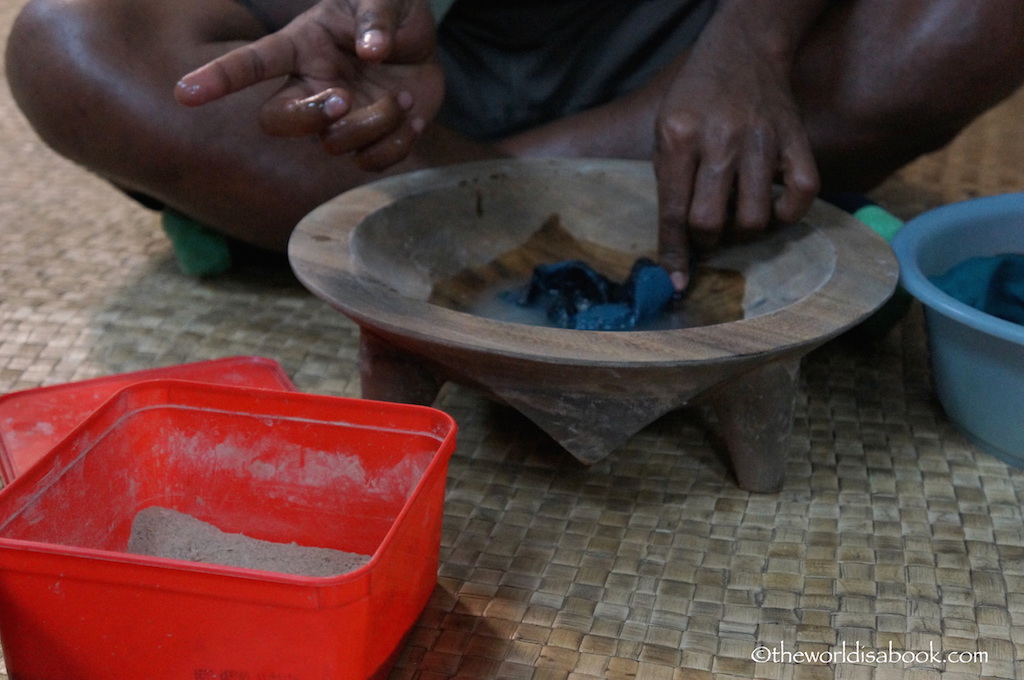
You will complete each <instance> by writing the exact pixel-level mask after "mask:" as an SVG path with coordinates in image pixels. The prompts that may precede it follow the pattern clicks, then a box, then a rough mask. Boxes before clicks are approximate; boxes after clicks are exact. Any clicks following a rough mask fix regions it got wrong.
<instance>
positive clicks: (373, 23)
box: [355, 0, 400, 61]
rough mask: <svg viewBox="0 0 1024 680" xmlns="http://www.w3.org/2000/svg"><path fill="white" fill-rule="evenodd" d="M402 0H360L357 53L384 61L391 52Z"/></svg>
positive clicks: (357, 23)
mask: <svg viewBox="0 0 1024 680" xmlns="http://www.w3.org/2000/svg"><path fill="white" fill-rule="evenodd" d="M398 2H400V0H360V2H359V3H358V4H357V5H356V9H355V15H356V54H357V55H358V56H359V58H360V59H365V60H366V61H383V60H384V59H386V58H387V57H388V56H389V55H390V54H391V49H392V47H393V45H394V37H395V32H396V31H397V30H398V24H399V20H400V16H399V9H398V6H397V3H398Z"/></svg>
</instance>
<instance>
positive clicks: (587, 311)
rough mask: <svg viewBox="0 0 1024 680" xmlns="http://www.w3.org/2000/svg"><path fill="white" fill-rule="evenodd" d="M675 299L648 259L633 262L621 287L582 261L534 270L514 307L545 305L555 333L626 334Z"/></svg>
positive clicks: (668, 281)
mask: <svg viewBox="0 0 1024 680" xmlns="http://www.w3.org/2000/svg"><path fill="white" fill-rule="evenodd" d="M674 296H675V288H674V287H673V286H672V280H671V279H670V278H669V275H668V272H667V271H665V269H664V268H663V267H661V266H660V265H658V264H656V263H654V262H653V261H651V260H650V259H647V258H640V259H638V260H637V261H636V262H635V263H633V267H632V270H631V271H630V273H629V277H628V278H627V279H626V281H625V282H623V283H617V282H615V281H612V280H610V279H608V278H607V277H606V276H604V275H602V274H600V273H599V272H597V271H596V270H595V269H594V268H593V267H591V266H590V265H588V264H587V263H586V262H582V261H580V260H565V261H563V262H556V263H554V264H542V265H538V266H537V267H536V268H535V269H534V271H533V277H532V278H531V280H530V285H529V287H528V288H527V290H526V293H525V294H524V295H523V296H522V298H521V299H520V300H519V304H521V305H523V306H526V307H532V306H536V305H544V306H545V307H546V309H547V316H548V320H549V321H551V322H552V323H553V324H554V325H555V326H558V327H560V328H570V329H575V330H589V331H628V330H633V329H634V328H636V326H637V324H638V323H641V322H643V321H645V320H648V319H651V318H653V317H655V316H657V315H658V314H661V313H662V311H664V309H665V307H666V306H667V305H668V304H669V302H671V300H672V298H673V297H674Z"/></svg>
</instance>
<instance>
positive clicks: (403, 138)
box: [355, 123, 423, 172]
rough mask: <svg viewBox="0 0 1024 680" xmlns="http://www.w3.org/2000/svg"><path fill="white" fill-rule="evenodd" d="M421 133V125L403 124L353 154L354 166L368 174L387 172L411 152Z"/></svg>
mask: <svg viewBox="0 0 1024 680" xmlns="http://www.w3.org/2000/svg"><path fill="white" fill-rule="evenodd" d="M422 131H423V127H422V125H417V124H412V123H409V124H405V125H402V126H400V127H399V128H398V129H397V130H395V131H394V132H393V133H391V134H390V135H388V136H386V137H384V138H383V139H381V140H380V141H378V142H375V143H373V144H371V145H370V146H368V147H366V148H364V149H360V150H359V151H357V152H356V153H355V161H356V164H357V165H358V166H359V167H360V168H362V169H363V170H366V171H368V172H381V171H382V170H387V169H388V168H390V167H391V166H392V165H394V164H395V163H398V162H399V161H401V160H403V159H404V158H405V157H406V156H408V155H409V152H410V151H411V150H412V145H413V142H415V141H416V138H417V137H418V136H419V133H420V132H422Z"/></svg>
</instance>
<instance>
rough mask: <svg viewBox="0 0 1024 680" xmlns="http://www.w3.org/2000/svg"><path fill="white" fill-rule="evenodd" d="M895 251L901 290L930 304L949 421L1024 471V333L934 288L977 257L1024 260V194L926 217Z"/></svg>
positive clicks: (905, 232)
mask: <svg viewBox="0 0 1024 680" xmlns="http://www.w3.org/2000/svg"><path fill="white" fill-rule="evenodd" d="M892 246H893V250H895V251H896V257H897V258H898V259H899V263H900V280H901V283H902V284H903V287H904V288H905V289H906V290H907V291H908V292H909V293H910V294H911V295H913V296H914V297H916V298H917V299H918V300H920V301H921V302H922V303H923V304H924V308H925V319H926V322H927V325H928V342H929V346H930V348H931V361H932V373H933V376H934V380H935V389H936V392H937V393H938V397H939V401H940V402H941V403H942V406H943V408H944V409H945V410H946V414H947V415H948V416H949V418H950V420H951V421H953V423H954V424H955V425H956V426H957V427H958V428H959V429H960V430H961V431H962V432H963V433H964V434H965V435H967V437H968V438H970V439H971V440H973V441H974V443H976V444H977V445H978V446H980V447H981V448H982V449H984V450H985V451H988V452H989V453H991V454H993V455H995V456H997V457H998V458H1001V459H1002V460H1004V461H1006V462H1007V463H1010V464H1011V465H1014V466H1017V467H1024V326H1020V325H1018V324H1015V323H1012V322H1010V321H1004V320H1003V319H1000V318H998V317H994V316H991V315H989V314H986V313H984V312H982V311H979V310H977V309H975V308H973V307H970V306H968V305H966V304H964V303H962V302H960V301H958V300H956V299H954V298H952V297H950V296H949V295H947V294H945V293H943V292H942V291H941V290H939V289H938V288H937V287H936V286H935V285H934V284H932V283H931V281H929V280H928V279H929V277H931V276H936V275H939V274H944V273H945V272H946V271H948V270H949V269H950V268H951V267H953V266H954V265H957V264H959V263H960V262H963V261H964V260H967V259H968V258H971V257H981V256H991V255H999V254H1003V253H1011V252H1016V253H1022V252H1024V193H1019V194H1005V195H1002V196H993V197H988V198H977V199H972V200H969V201H964V202H962V203H955V204H952V205H948V206H944V207H942V208H937V209H935V210H931V211H928V212H926V213H924V214H922V215H920V216H919V217H917V218H915V219H913V220H911V221H909V222H907V224H906V225H905V226H904V227H903V229H902V230H901V231H900V233H899V234H898V235H897V236H896V238H895V239H894V240H893V243H892Z"/></svg>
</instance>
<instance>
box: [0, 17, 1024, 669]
mask: <svg viewBox="0 0 1024 680" xmlns="http://www.w3.org/2000/svg"><path fill="white" fill-rule="evenodd" d="M21 4H22V3H21V1H20V0H10V1H9V2H5V3H3V4H2V7H0V27H2V31H0V35H2V36H6V34H7V29H8V27H9V25H10V22H11V20H12V19H13V16H14V14H15V13H16V11H17V9H18V7H19V6H20V5H21ZM1022 120H1024V94H1022V95H1020V96H1016V97H1014V98H1012V99H1011V100H1009V101H1008V102H1006V103H1005V104H1004V105H1002V106H1000V107H999V108H998V109H996V110H994V111H992V112H990V113H989V114H987V115H986V116H984V117H983V118H982V119H980V120H979V121H977V122H976V123H975V124H974V125H972V126H971V127H970V128H969V129H968V130H967V131H965V132H964V133H963V134H962V135H961V137H959V138H958V139H957V140H956V141H955V142H954V143H953V144H951V145H950V146H949V147H947V148H946V149H944V150H942V151H941V152H939V153H935V154H933V155H930V156H928V157H926V158H923V159H921V160H920V161H918V162H917V163H915V164H913V165H912V166H910V167H908V168H907V169H905V170H904V171H903V172H902V173H900V174H899V175H898V176H897V177H895V178H893V179H892V180H891V181H889V182H888V183H887V184H885V185H884V186H883V187H881V188H880V189H879V190H878V191H877V192H876V197H877V198H878V199H879V200H880V201H881V202H882V203H883V204H884V205H886V206H887V207H888V208H890V209H891V210H892V211H893V212H895V213H897V214H899V215H901V216H902V217H911V216H913V215H916V214H918V213H919V212H921V211H922V210H925V209H927V208H930V207H933V206H936V205H940V204H943V203H946V202H950V201H955V200H959V199H963V198H967V197H972V196H978V195H987V194H995V193H1000V192H1007V191H1020V190H1024V135H1021V134H1020V128H1021V122H1022ZM0 225H2V226H0V229H2V234H3V239H2V243H0V393H5V392H10V391H13V390H20V389H26V388H32V387H37V386H41V385H49V384H56V383H63V382H68V381H74V380H80V379H84V378H89V377H93V376H100V375H106V374H111V373H119V372H125V371H132V370H138V369H145V368H152V367H158V366H165V365H169V364H174V363H179V362H185V361H196V360H201V359H211V358H217V357H224V356H233V355H264V356H268V357H272V358H274V359H276V360H278V361H279V362H280V363H281V364H282V365H283V367H284V368H285V370H286V372H287V373H288V374H289V375H290V376H291V377H292V378H293V380H294V381H295V383H296V384H297V385H298V387H299V388H300V389H302V390H305V391H310V392H318V393H326V394H331V395H347V396H358V371H357V365H356V344H357V332H356V329H355V328H354V326H353V325H352V324H351V323H350V322H348V321H347V320H346V319H344V318H343V317H341V316H340V315H338V314H336V313H334V312H333V311H331V310H329V309H328V308H327V307H326V306H325V305H324V304H322V303H321V302H319V301H318V300H316V299H315V298H313V297H312V296H311V295H310V294H308V293H307V292H306V291H305V290H304V289H303V288H302V287H301V286H299V285H298V284H297V283H296V282H295V281H294V280H293V279H292V278H291V276H290V274H289V273H288V270H287V269H286V268H285V267H282V266H276V267H270V268H269V270H268V269H267V267H265V266H264V267H242V268H240V269H238V270H236V271H234V272H232V273H231V274H229V275H227V276H224V277H222V278H217V279H213V280H204V281H196V280H193V279H189V278H187V277H185V276H183V275H181V274H180V273H179V272H178V270H177V268H176V264H175V262H174V261H173V259H172V256H171V252H170V248H169V245H168V243H167V241H166V239H165V238H164V237H163V235H162V233H161V231H160V227H159V223H158V217H157V215H155V214H154V213H151V212H148V211H146V210H144V209H142V208H140V207H138V206H136V205H135V204H134V203H132V202H131V201H129V200H126V199H125V198H124V197H122V196H121V195H120V194H119V193H118V192H116V191H114V190H113V189H111V188H110V187H108V186H107V185H106V184H105V183H104V182H102V181H100V180H99V179H97V178H95V177H93V176H91V175H90V174H88V173H87V172H85V171H83V170H82V169H80V168H78V167H75V166H73V165H72V164H70V163H68V162H66V161H64V160H62V159H61V158H58V157H57V156H55V155H54V154H53V153H51V152H50V151H49V150H48V149H47V148H46V147H45V146H44V145H43V144H42V143H41V142H40V141H39V140H38V139H37V138H36V137H35V136H34V134H33V133H32V131H31V130H30V128H29V127H28V125H27V124H26V122H25V120H24V118H23V117H22V116H21V114H20V113H19V112H18V110H17V109H16V107H15V106H14V104H13V102H12V100H11V97H10V95H9V93H8V92H7V89H6V86H5V87H3V88H0ZM930 380H931V377H930V374H929V367H928V356H927V346H926V341H925V335H924V327H923V321H922V315H921V313H920V309H919V308H917V307H914V308H913V309H912V310H911V312H910V314H909V315H908V316H907V317H906V319H905V320H904V321H902V322H901V323H900V324H899V325H898V326H897V327H896V328H895V329H894V330H893V331H892V332H891V333H890V334H889V335H888V336H887V337H885V338H884V339H883V340H881V341H880V342H878V343H875V344H868V345H865V344H862V343H861V344H858V343H855V342H852V341H851V340H850V339H849V338H844V339H839V340H837V341H835V342H832V343H830V344H829V345H827V346H825V347H823V348H822V349H820V350H818V351H816V352H814V353H813V354H811V355H810V356H809V357H807V359H806V360H805V362H804V367H803V372H802V378H801V389H800V394H799V397H798V403H797V415H796V420H795V427H794V433H793V437H792V440H791V444H790V448H791V451H790V457H789V464H788V477H787V482H786V485H785V488H784V489H783V490H782V491H781V492H780V493H778V494H774V495H751V494H747V493H744V492H742V491H740V490H738V489H737V488H736V487H735V486H734V484H733V481H732V479H731V478H730V475H729V472H728V470H727V467H726V465H725V464H724V462H723V460H722V458H721V456H720V455H719V453H718V450H717V449H716V448H715V447H714V446H713V444H712V442H711V441H710V440H709V439H708V437H707V436H706V434H705V431H704V429H703V428H702V427H701V426H700V422H699V420H698V418H697V417H696V416H695V414H693V413H690V412H687V411H682V412H679V413H675V414H672V415H669V416H667V417H665V418H663V419H661V420H660V421H658V422H656V423H655V424H653V425H652V426H650V427H648V428H647V429H645V430H644V431H642V432H641V433H639V434H638V435H637V436H636V437H634V438H633V439H632V440H631V441H630V442H629V444H628V445H627V446H625V447H624V448H623V449H621V450H619V451H618V452H616V453H615V454H614V455H612V456H611V457H609V458H608V459H607V460H605V461H604V462H602V463H600V464H598V465H595V466H593V467H592V468H589V469H585V468H582V467H581V466H579V465H578V464H576V463H575V462H574V461H573V460H571V458H570V457H569V456H568V455H567V454H565V453H564V452H562V451H560V450H559V449H558V448H557V447H556V446H555V445H553V444H552V443H551V442H550V441H549V440H548V439H547V438H545V437H544V436H543V435H542V434H540V433H539V432H538V431H537V430H536V429H535V428H534V427H532V426H531V425H530V424H529V423H528V422H527V421H525V420H524V419H523V418H522V417H521V416H519V415H518V414H516V413H515V412H513V411H511V410H508V409H505V408H503V407H500V406H497V405H494V404H491V403H490V402H488V401H486V400H484V399H482V398H481V397H480V396H479V395H477V394H475V393H473V392H471V391H469V390H467V389H464V388H454V389H451V390H449V391H448V392H447V394H446V396H445V397H444V399H443V401H442V402H441V405H442V407H443V408H445V409H446V410H447V411H449V412H450V413H452V414H453V415H454V416H455V417H456V419H457V420H458V422H459V425H460V439H459V445H458V449H457V451H456V453H455V455H454V458H453V460H452V463H451V470H450V475H449V485H448V496H447V501H446V507H445V511H446V516H445V524H444V533H443V539H442V548H441V564H440V571H439V581H438V587H437V589H436V591H435V595H434V597H433V599H432V601H431V602H430V604H429V605H428V607H427V609H426V611H425V612H424V614H423V616H422V618H421V619H420V621H419V623H418V625H417V627H416V628H415V630H414V631H413V634H412V636H411V638H410V639H409V641H408V643H407V645H406V646H405V648H404V650H403V652H402V653H401V656H400V658H399V660H398V663H397V666H396V668H395V670H394V673H393V676H392V677H393V678H395V679H398V680H413V679H417V680H440V679H443V678H465V679H484V678H502V679H508V680H570V679H571V680H584V679H587V680H590V679H595V678H606V679H609V680H627V679H633V678H636V679H638V680H683V679H689V678H753V677H758V678H794V679H801V680H803V679H808V680H809V679H818V678H843V679H851V680H868V679H870V678H877V679H879V680H897V679H906V680H932V679H935V678H939V677H940V676H941V677H944V678H949V679H951V680H952V679H958V680H959V679H961V678H963V679H966V678H979V677H983V678H1015V677H1024V662H1022V660H1024V521H1022V516H1021V501H1022V497H1024V474H1022V473H1021V472H1018V471H1017V470H1014V469H1011V468H1009V467H1008V466H1007V465H1005V464H1003V463H1001V462H999V461H998V460H996V459H995V458H993V457H991V456H989V455H986V454H984V453H982V452H980V451H979V450H977V449H975V448H973V447H972V446H971V445H970V444H968V443H967V442H966V441H965V440H964V439H963V438H962V437H961V436H960V435H959V434H958V433H957V432H956V431H955V429H954V428H953V427H952V426H951V425H950V423H949V422H948V421H947V420H946V418H945V417H944V415H943V413H942V410H941V408H940V407H939V405H938V404H937V402H936V400H935V397H934V394H933V390H932V386H931V382H930ZM843 643H846V645H847V649H853V648H854V647H855V646H856V645H858V644H859V645H860V648H861V649H869V650H888V649H890V645H891V648H892V649H894V650H897V651H907V652H911V653H918V654H916V658H914V659H907V658H906V657H901V658H900V659H899V660H898V661H889V662H886V663H864V662H857V661H856V660H853V661H845V662H842V663H830V664H826V663H821V662H818V663H812V662H810V661H808V660H806V659H803V660H798V659H796V658H794V657H781V656H778V655H777V656H776V657H775V660H774V661H773V660H769V661H766V662H758V661H757V660H756V659H755V658H753V657H754V656H755V650H757V648H758V647H759V646H764V647H766V648H767V649H768V650H770V651H774V652H776V653H780V652H782V651H788V652H790V653H792V652H796V651H801V652H805V653H811V652H815V653H816V652H827V651H830V650H833V651H834V650H837V649H841V647H842V645H843ZM929 650H931V651H942V652H944V653H948V652H969V653H970V654H968V655H965V656H964V658H960V659H957V662H956V663H954V662H952V661H949V660H943V661H940V662H936V661H935V660H934V658H924V656H925V655H923V654H919V653H920V652H927V651H929ZM976 652H981V654H975V653H976ZM762 653H764V652H763V651H762ZM798 661H799V662H798ZM0 670H2V669H0ZM112 673H113V675H111V677H112V678H115V677H116V671H113V670H112ZM0 677H4V678H5V677H6V676H4V675H2V673H0ZM54 680H73V679H54Z"/></svg>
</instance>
